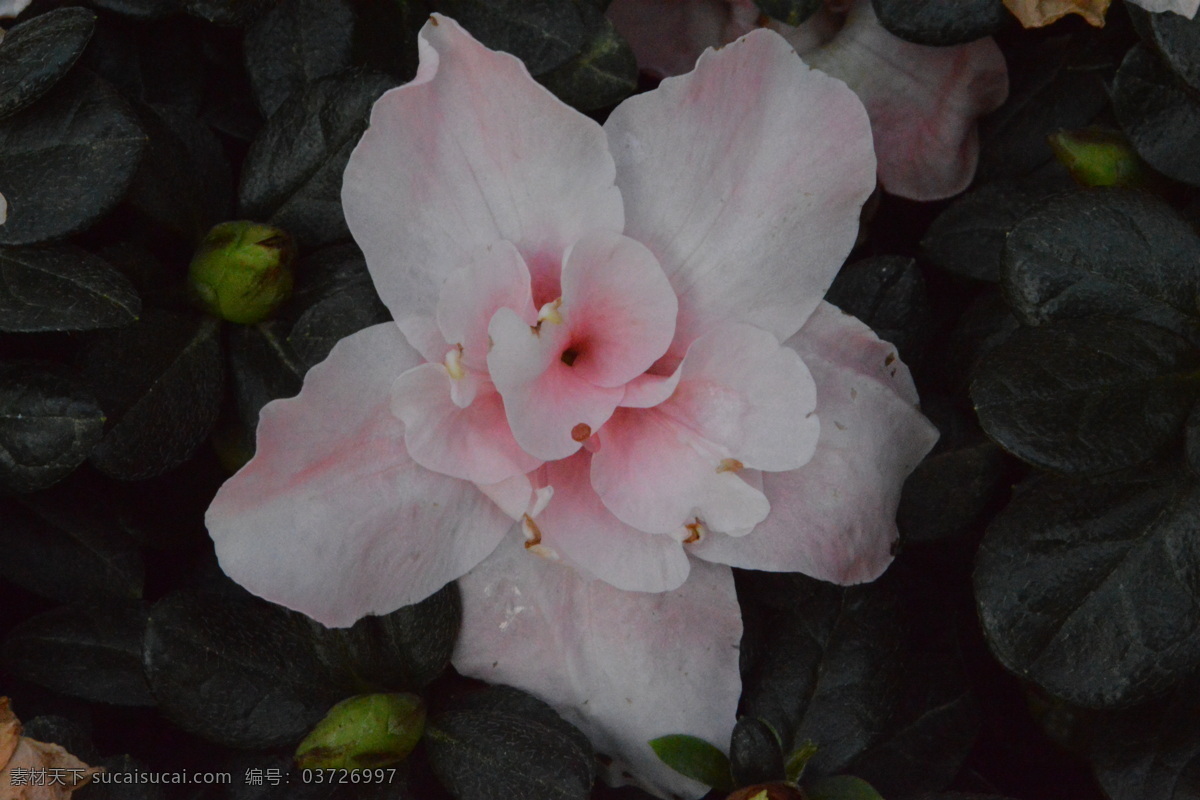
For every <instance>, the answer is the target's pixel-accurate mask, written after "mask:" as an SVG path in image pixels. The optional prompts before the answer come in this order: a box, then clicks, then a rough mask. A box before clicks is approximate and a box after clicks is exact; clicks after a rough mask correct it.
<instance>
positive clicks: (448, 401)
mask: <svg viewBox="0 0 1200 800" xmlns="http://www.w3.org/2000/svg"><path fill="white" fill-rule="evenodd" d="M475 378H477V376H474V375H471V376H464V377H463V378H459V379H457V381H456V379H454V378H451V377H450V376H448V375H447V374H446V369H445V368H444V367H443V366H442V365H440V364H422V365H420V366H418V367H414V368H413V369H410V370H407V371H406V372H404V374H402V375H401V376H400V377H399V378H397V379H396V382H395V384H394V385H393V386H392V413H393V414H395V415H396V417H398V418H399V419H400V421H401V422H403V423H404V444H405V447H406V448H407V450H408V453H409V455H410V456H411V457H412V459H413V460H414V461H416V462H417V463H418V464H420V465H421V466H423V467H425V468H426V469H429V470H432V471H434V472H439V473H441V474H443V475H449V476H450V477H453V478H461V479H463V480H467V481H471V482H472V483H481V484H492V483H499V482H501V481H504V480H507V479H509V478H512V477H515V476H517V475H524V474H525V473H526V472H529V471H530V470H533V469H537V467H538V466H540V465H541V463H542V462H541V461H539V460H538V459H536V458H534V457H533V456H531V455H529V454H528V453H526V452H525V451H524V450H522V449H521V447H520V446H519V445H518V444H517V442H516V440H515V439H513V435H512V431H511V430H509V427H508V419H507V418H506V417H505V414H504V404H503V403H502V402H501V399H500V395H499V394H498V393H497V392H496V390H495V388H494V387H492V385H491V384H490V383H488V382H487V380H486V378H483V379H479V383H480V384H481V385H480V386H479V391H478V392H477V393H476V394H475V396H474V397H473V399H472V400H473V401H472V402H471V403H470V404H469V405H467V406H466V407H460V406H459V405H458V404H457V403H455V402H454V401H453V398H452V397H451V388H452V385H453V384H455V383H456V382H460V381H466V380H470V379H475Z"/></svg>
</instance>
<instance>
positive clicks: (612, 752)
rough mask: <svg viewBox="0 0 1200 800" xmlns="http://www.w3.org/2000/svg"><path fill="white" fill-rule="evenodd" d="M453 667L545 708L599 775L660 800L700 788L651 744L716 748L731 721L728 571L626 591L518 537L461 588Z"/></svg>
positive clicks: (735, 630) (734, 654)
mask: <svg viewBox="0 0 1200 800" xmlns="http://www.w3.org/2000/svg"><path fill="white" fill-rule="evenodd" d="M459 587H460V588H461V590H462V597H463V625H462V631H461V633H460V634H459V639H458V645H457V647H456V649H455V652H454V657H453V664H454V666H455V668H456V669H458V671H459V672H461V673H463V674H464V675H468V676H470V677H473V678H479V679H481V680H485V681H488V682H489V683H502V684H508V685H510V686H516V687H517V688H519V689H523V690H525V691H527V692H529V693H531V694H533V695H535V696H537V697H539V698H541V699H542V700H544V701H546V702H547V703H549V704H550V705H552V706H553V707H554V708H555V709H556V710H557V711H558V712H559V713H560V714H562V715H563V716H564V717H565V718H567V720H569V721H570V722H572V723H574V724H575V725H577V726H578V727H579V728H580V729H581V730H583V732H584V733H586V734H587V735H588V737H589V738H590V739H591V741H592V744H593V745H594V746H595V748H596V750H597V752H599V753H601V754H603V755H605V756H607V757H608V758H611V759H612V761H611V762H609V764H608V766H607V767H606V768H605V771H604V772H605V774H604V777H605V779H606V780H607V781H609V782H610V783H612V784H613V785H621V784H626V783H635V784H638V785H641V786H643V787H644V788H646V789H647V790H649V791H651V792H652V793H654V794H656V795H657V796H659V797H673V798H674V797H686V798H695V797H699V796H701V795H703V794H704V793H705V792H706V791H707V788H706V787H704V786H702V785H701V784H699V783H697V782H695V781H692V780H690V779H688V778H685V777H683V776H682V775H680V774H679V773H677V772H675V771H674V770H672V769H671V768H669V767H667V766H666V765H665V764H663V763H662V762H661V761H660V760H659V759H658V757H657V756H656V755H655V754H654V752H653V751H652V750H651V749H650V746H649V745H648V742H649V741H650V740H651V739H655V738H658V737H660V736H665V735H668V734H674V733H684V734H690V735H692V736H697V737H700V738H702V739H705V740H706V741H708V742H710V743H712V744H714V745H716V746H717V747H719V748H721V749H722V750H724V749H725V747H726V746H727V744H728V742H729V737H730V734H731V733H732V730H733V725H734V721H735V718H736V711H737V703H738V697H739V695H740V693H741V677H740V675H739V672H738V647H739V644H740V642H741V635H742V621H741V612H740V609H739V608H738V603H737V596H736V593H735V592H734V587H733V575H732V573H731V572H730V570H729V569H728V568H727V567H722V566H718V565H714V564H706V563H703V562H696V563H693V565H692V571H691V574H690V575H689V577H688V579H687V582H686V583H684V584H683V585H682V586H680V587H679V588H677V589H675V590H673V591H668V592H658V593H645V592H626V591H621V590H619V589H615V588H613V587H612V586H610V585H609V584H607V583H605V582H604V581H601V580H597V579H594V578H589V577H587V576H585V575H582V574H580V572H579V571H578V570H575V569H572V568H571V567H569V566H566V565H564V564H562V563H558V562H554V561H550V560H547V559H545V558H542V557H539V556H536V555H533V554H531V553H529V552H528V551H527V550H525V548H524V547H523V545H522V542H521V541H520V540H519V538H517V537H513V538H510V539H509V540H507V541H505V542H504V543H503V544H501V546H500V547H498V548H497V549H496V552H495V553H494V554H493V555H492V557H491V558H489V559H488V560H487V561H485V562H484V563H482V564H480V565H479V566H478V567H476V568H475V569H474V570H472V571H471V572H470V573H469V574H468V575H466V576H465V577H463V578H462V579H461V580H460V581H459Z"/></svg>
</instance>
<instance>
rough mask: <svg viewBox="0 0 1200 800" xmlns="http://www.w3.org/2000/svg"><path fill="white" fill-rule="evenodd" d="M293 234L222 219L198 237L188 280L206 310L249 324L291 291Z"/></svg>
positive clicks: (285, 298) (294, 256)
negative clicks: (198, 243)
mask: <svg viewBox="0 0 1200 800" xmlns="http://www.w3.org/2000/svg"><path fill="white" fill-rule="evenodd" d="M295 258H296V248H295V245H293V244H292V237H290V236H288V235H287V234H286V233H284V232H283V231H281V230H279V229H278V228H272V227H271V226H269V225H262V224H259V223H257V222H222V223H221V224H220V225H218V226H216V227H215V228H213V229H212V230H211V231H209V232H208V235H207V236H205V237H204V241H203V242H201V243H200V247H199V249H197V250H196V255H195V256H194V257H193V258H192V265H191V267H190V268H189V269H188V284H189V286H190V288H191V292H192V295H193V297H194V298H195V299H196V301H197V302H198V303H199V304H200V306H201V307H202V308H203V309H204V310H205V311H207V312H209V313H210V314H213V315H214V316H217V317H220V318H221V319H226V320H229V321H230V322H239V323H241V324H243V325H250V324H252V323H255V322H261V321H262V320H264V319H266V318H267V317H269V316H270V315H271V314H272V312H274V311H275V309H276V308H278V307H279V305H280V304H281V303H282V302H283V301H285V300H287V299H288V297H290V296H291V294H292V261H294V260H295Z"/></svg>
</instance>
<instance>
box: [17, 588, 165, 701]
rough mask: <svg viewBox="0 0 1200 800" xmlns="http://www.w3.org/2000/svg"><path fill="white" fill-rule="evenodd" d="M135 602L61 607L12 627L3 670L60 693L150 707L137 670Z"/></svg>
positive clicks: (138, 609) (139, 611) (140, 623)
mask: <svg viewBox="0 0 1200 800" xmlns="http://www.w3.org/2000/svg"><path fill="white" fill-rule="evenodd" d="M145 629H146V610H145V608H144V607H143V606H142V604H141V603H140V602H133V603H118V602H115V601H112V600H109V601H107V602H105V603H102V604H89V605H80V606H65V607H63V608H59V609H55V610H54V611H49V612H47V613H45V614H40V615H38V616H36V617H33V618H32V619H29V620H27V621H26V622H24V623H22V624H21V625H19V626H17V627H16V628H14V629H13V631H12V632H11V633H10V634H9V635H8V637H7V638H6V639H5V640H4V644H3V646H2V647H0V653H2V655H3V659H2V660H3V663H4V666H5V668H6V669H8V670H9V671H11V672H12V673H13V674H14V675H18V676H20V677H22V678H25V679H26V680H30V681H33V682H35V683H40V684H42V685H43V686H47V687H49V688H51V689H54V690H55V691H57V692H62V693H63V694H67V695H72V696H75V697H82V698H84V699H86V700H93V701H95V702H99V703H112V704H113V705H123V706H149V705H154V698H152V697H151V696H150V692H149V690H148V689H147V687H146V679H145V676H144V675H143V673H142V635H143V632H144V631H145Z"/></svg>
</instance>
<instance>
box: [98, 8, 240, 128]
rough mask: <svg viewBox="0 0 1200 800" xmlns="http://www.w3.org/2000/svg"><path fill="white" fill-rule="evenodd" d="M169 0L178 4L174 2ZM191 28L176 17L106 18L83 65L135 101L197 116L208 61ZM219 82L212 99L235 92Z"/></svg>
mask: <svg viewBox="0 0 1200 800" xmlns="http://www.w3.org/2000/svg"><path fill="white" fill-rule="evenodd" d="M169 2H170V4H171V5H173V6H178V2H176V0H169ZM171 10H172V11H174V10H175V9H171ZM195 27H196V26H195V25H193V24H190V23H189V22H188V21H187V20H185V19H183V18H181V17H178V16H176V17H171V18H170V19H165V20H162V21H160V22H154V23H152V24H146V23H144V22H139V21H134V20H125V19H121V18H118V17H113V16H108V17H106V18H105V20H104V24H103V25H101V26H100V27H99V28H98V29H97V30H96V35H95V36H94V37H93V38H92V42H91V44H89V45H88V48H87V50H86V51H85V52H84V54H83V59H82V66H84V67H86V68H87V69H90V70H92V71H93V72H95V73H96V74H98V75H99V76H100V77H102V78H104V80H106V81H108V82H109V83H111V84H112V85H113V86H114V87H116V88H117V90H118V91H120V92H121V93H122V94H123V95H124V96H125V97H126V98H127V99H128V100H130V101H131V102H132V103H133V104H134V105H138V104H143V105H150V106H155V107H161V106H169V107H171V108H173V109H177V110H178V111H181V112H185V113H187V114H189V115H191V116H196V115H197V114H198V113H199V112H200V106H201V102H202V94H203V91H204V86H203V83H204V72H205V67H206V66H208V65H207V64H206V63H205V58H204V56H203V55H201V47H202V45H201V44H200V43H199V42H198V41H197V38H198V37H197V36H196V32H195ZM218 81H219V82H220V84H221V86H220V90H219V92H220V93H219V94H218V95H217V97H227V96H229V95H230V94H237V93H238V92H237V89H238V88H240V87H237V86H230V85H229V83H230V82H229V81H227V80H223V79H222V78H214V82H218Z"/></svg>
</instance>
